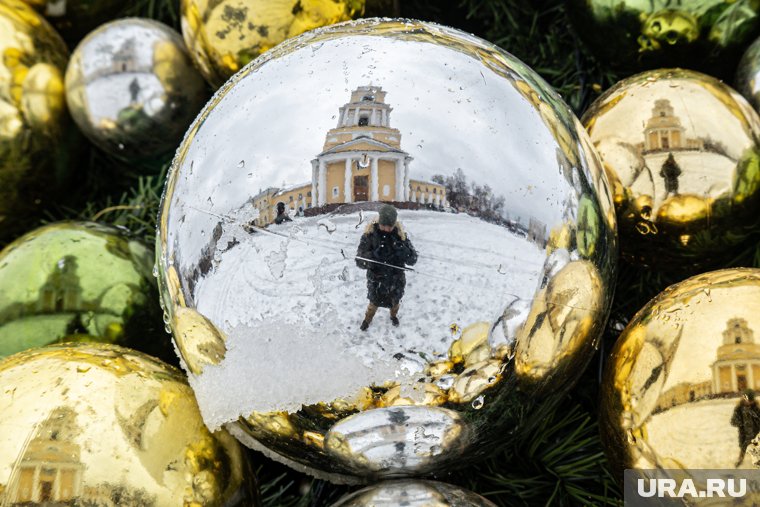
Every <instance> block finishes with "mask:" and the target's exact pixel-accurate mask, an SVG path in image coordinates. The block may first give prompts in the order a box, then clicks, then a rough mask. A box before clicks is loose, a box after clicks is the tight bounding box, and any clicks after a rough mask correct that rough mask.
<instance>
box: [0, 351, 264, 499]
mask: <svg viewBox="0 0 760 507" xmlns="http://www.w3.org/2000/svg"><path fill="white" fill-rule="evenodd" d="M0 386H2V389H0V407H2V413H3V417H2V418H0V486H2V488H0V492H3V494H4V499H5V501H6V502H7V504H9V505H20V504H23V505H52V504H53V503H55V504H56V505H63V504H66V505H155V506H175V505H184V506H187V507H190V506H221V505H229V506H253V505H258V498H257V493H256V491H255V482H254V481H255V479H254V476H253V474H252V471H251V470H250V468H249V465H248V463H247V460H246V458H245V455H244V454H243V452H242V449H241V448H240V446H239V445H238V444H237V442H235V440H234V439H233V438H231V437H230V436H229V435H228V434H227V433H226V432H224V431H219V432H216V433H213V434H212V433H210V432H209V431H208V429H206V427H205V426H204V424H203V420H202V419H201V415H200V412H199V411H198V405H197V404H196V401H195V398H193V394H192V390H191V389H190V386H188V385H187V383H186V381H185V378H184V377H183V376H182V375H181V374H180V372H179V371H178V370H176V369H174V368H172V367H170V366H167V365H165V364H163V363H161V362H160V361H157V360H155V359H153V358H151V357H149V356H146V355H144V354H141V353H139V352H135V351H132V350H129V349H124V348H120V347H115V346H110V345H103V344H68V345H53V346H50V347H46V348H43V349H35V350H30V351H26V352H21V353H19V354H16V355H14V356H10V357H8V358H5V359H4V360H2V361H0ZM2 498H3V496H0V499H2Z"/></svg>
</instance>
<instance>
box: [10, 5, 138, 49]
mask: <svg viewBox="0 0 760 507" xmlns="http://www.w3.org/2000/svg"><path fill="white" fill-rule="evenodd" d="M23 1H24V2H26V3H27V4H29V5H31V6H32V7H34V9H35V10H36V11H37V12H39V13H40V14H42V15H43V16H44V17H45V19H47V20H48V22H50V24H52V25H53V26H54V27H55V29H56V30H57V31H58V33H60V34H61V36H62V37H63V38H64V40H66V42H68V43H70V44H71V43H77V42H79V41H80V40H81V39H82V37H84V36H85V35H87V34H88V33H89V32H90V31H92V30H94V29H95V28H97V27H98V26H99V25H101V24H103V23H105V22H106V21H110V20H112V19H115V18H117V17H119V14H120V13H121V12H122V11H123V10H124V7H125V4H124V2H120V1H118V0H23Z"/></svg>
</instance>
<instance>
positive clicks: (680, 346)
mask: <svg viewBox="0 0 760 507" xmlns="http://www.w3.org/2000/svg"><path fill="white" fill-rule="evenodd" d="M758 306H760V270H758V269H749V268H735V269H725V270H720V271H712V272H709V273H705V274H701V275H698V276H695V277H692V278H689V279H687V280H685V281H683V282H680V283H678V284H675V285H673V286H671V287H669V288H667V289H666V290H665V291H663V292H662V293H660V294H659V295H658V296H657V297H655V298H654V299H653V300H652V301H650V302H649V303H648V304H647V305H646V306H645V307H644V308H643V309H641V311H639V312H638V313H637V314H636V316H635V317H634V318H633V319H632V320H631V322H630V323H629V324H628V326H627V327H626V329H625V330H624V331H623V333H622V335H621V336H620V338H618V340H617V342H616V343H615V346H614V348H613V350H612V352H611V354H610V356H609V358H608V360H607V364H606V365H605V372H604V377H603V381H602V386H601V391H602V396H601V409H600V412H601V416H600V430H601V434H602V438H603V443H604V447H605V452H606V454H607V457H608V458H609V460H610V462H611V463H612V465H613V468H614V471H615V473H616V475H618V476H619V477H620V478H622V477H623V471H624V470H625V469H636V470H641V471H646V470H660V471H663V472H662V473H663V474H666V475H668V474H669V475H671V478H676V479H684V478H692V479H694V481H695V483H697V486H698V487H699V488H700V489H704V488H703V486H704V483H705V479H706V476H705V475H703V474H702V473H701V472H703V471H705V470H721V471H722V472H731V471H735V472H737V473H738V472H741V471H742V470H751V471H752V473H753V474H755V475H754V477H756V474H757V467H758V466H759V465H760V447H758V443H757V440H756V437H757V436H758V434H760V405H759V404H758V401H759V400H757V399H756V398H755V394H754V393H755V392H757V391H758V390H759V389H760V336H758V329H760V314H759V313H758V311H757V308H758ZM642 473H645V472H642ZM646 473H648V472H646ZM652 473H654V472H652ZM707 477H709V476H707ZM679 484H680V483H679ZM700 485H701V486H700ZM751 494H752V495H755V496H753V497H751V500H752V501H754V502H758V501H760V496H758V493H757V492H756V491H755V492H752V493H751ZM710 500H711V501H712V502H715V500H716V499H715V498H712V499H710ZM743 502H744V503H740V505H755V504H754V503H751V502H750V498H749V497H748V498H744V499H743ZM687 504H688V502H687ZM705 505H717V504H716V503H709V502H706V503H705ZM737 505H739V504H738V503H737Z"/></svg>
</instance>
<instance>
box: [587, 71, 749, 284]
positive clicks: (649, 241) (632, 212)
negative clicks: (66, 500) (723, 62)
mask: <svg viewBox="0 0 760 507" xmlns="http://www.w3.org/2000/svg"><path fill="white" fill-rule="evenodd" d="M583 123H584V125H585V126H586V128H587V130H588V132H589V134H590V136H591V140H592V142H593V143H594V146H595V147H596V149H597V150H598V152H599V155H600V156H601V158H602V162H603V163H604V168H605V170H606V171H607V174H608V177H609V179H610V183H611V185H612V188H613V193H614V201H615V207H616V209H617V216H618V227H619V232H620V245H621V253H622V255H623V257H624V258H626V259H628V260H629V261H631V262H634V263H638V264H644V265H649V266H655V267H658V268H677V269H681V270H692V271H693V270H695V269H699V268H700V267H703V266H706V265H710V264H712V263H717V262H720V261H721V260H723V259H725V258H727V257H730V256H732V255H734V254H735V248H737V247H740V246H741V245H742V244H743V243H744V242H746V241H747V239H748V237H750V235H751V233H752V232H753V230H756V228H757V225H758V216H760V215H759V213H760V144H758V143H759V142H760V118H758V115H757V113H756V112H755V111H754V110H753V109H752V107H751V106H750V105H749V104H748V103H747V101H746V100H745V99H744V98H743V97H742V96H741V95H740V94H739V93H737V92H736V91H735V90H733V89H732V88H730V87H729V86H727V85H725V84H724V83H723V82H721V81H718V80H717V79H715V78H712V77H710V76H707V75H704V74H701V73H698V72H694V71H689V70H681V69H663V70H655V71H647V72H644V73H641V74H637V75H635V76H632V77H630V78H627V79H625V80H623V81H621V82H619V83H618V84H616V85H615V86H613V87H612V88H610V89H609V90H607V91H606V92H605V93H604V94H603V95H602V96H601V97H599V99H597V100H596V101H595V102H594V103H593V104H592V105H591V107H590V108H589V109H588V110H587V111H586V112H585V113H584V115H583Z"/></svg>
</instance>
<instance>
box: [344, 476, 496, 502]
mask: <svg viewBox="0 0 760 507" xmlns="http://www.w3.org/2000/svg"><path fill="white" fill-rule="evenodd" d="M399 505H404V506H408V507H495V504H493V503H492V502H490V501H488V500H486V499H485V498H483V497H482V496H480V495H476V494H475V493H473V492H472V491H467V490H465V489H462V488H458V487H456V486H452V485H450V484H445V483H443V482H436V481H421V480H411V479H406V480H399V481H388V482H382V483H380V484H376V485H374V486H369V487H367V488H364V489H361V490H359V491H356V492H355V493H352V494H350V495H348V496H346V497H344V498H341V499H340V500H339V501H338V503H336V504H334V505H333V507H397V506H399Z"/></svg>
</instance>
